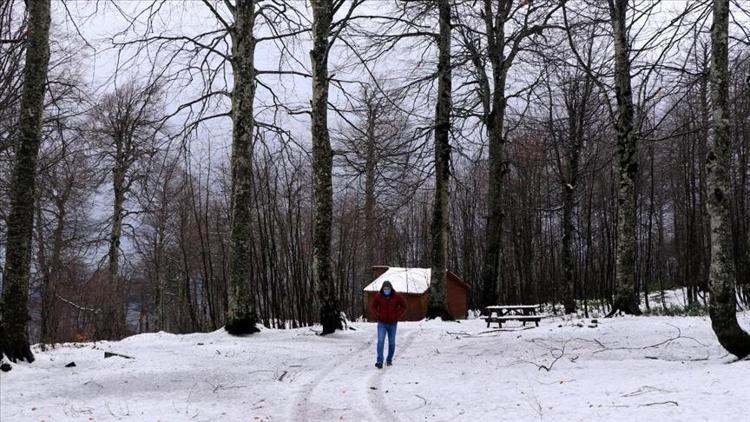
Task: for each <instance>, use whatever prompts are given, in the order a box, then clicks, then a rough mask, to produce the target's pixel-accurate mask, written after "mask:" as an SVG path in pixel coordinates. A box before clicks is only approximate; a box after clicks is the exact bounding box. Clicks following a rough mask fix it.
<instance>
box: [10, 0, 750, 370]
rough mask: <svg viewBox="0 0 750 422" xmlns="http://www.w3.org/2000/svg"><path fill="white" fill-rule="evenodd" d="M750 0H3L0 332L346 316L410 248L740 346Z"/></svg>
mask: <svg viewBox="0 0 750 422" xmlns="http://www.w3.org/2000/svg"><path fill="white" fill-rule="evenodd" d="M747 6H748V5H747V4H745V2H744V1H741V0H713V1H708V0H706V1H704V0H695V1H692V0H687V1H684V2H673V1H666V0H665V1H658V0H607V1H598V0H568V1H559V0H537V1H522V0H424V1H417V2H414V1H408V2H407V1H401V0H393V1H367V0H310V1H307V2H301V1H293V0H250V1H239V0H238V1H230V0H203V1H200V2H198V1H195V2H185V3H182V2H170V1H165V0H155V1H140V2H127V1H109V2H105V1H102V2H91V3H90V4H77V5H73V4H70V5H69V4H67V3H66V2H62V1H61V2H50V0H28V1H26V2H24V1H20V0H0V217H1V218H0V251H1V252H2V253H0V257H1V258H2V260H3V261H2V262H3V267H2V268H3V272H2V301H0V307H1V308H0V354H2V353H5V354H6V355H7V356H8V357H9V358H10V359H12V360H16V359H22V360H28V361H31V360H33V355H32V354H31V351H30V349H29V344H30V343H36V342H42V343H55V342H64V341H81V340H88V339H119V338H123V337H125V336H127V335H130V334H133V333H141V332H151V331H159V330H164V331H169V332H175V333H188V332H195V331H209V330H216V329H218V328H221V327H226V330H227V331H229V332H230V333H232V334H250V333H253V332H256V331H257V330H258V327H257V325H258V324H262V325H264V326H266V327H274V328H293V327H300V326H308V325H313V324H322V326H323V328H322V333H323V334H328V333H331V332H334V331H335V330H337V329H341V328H342V327H343V324H344V323H345V319H344V318H348V319H356V318H359V317H360V316H362V315H363V307H364V305H363V292H362V288H363V286H364V285H366V284H367V283H369V281H371V267H372V266H374V265H391V266H402V267H424V268H432V277H433V279H432V287H431V296H430V303H429V312H428V315H429V316H430V317H444V318H445V317H447V316H448V315H447V312H446V304H445V294H446V293H445V290H446V283H447V282H446V271H445V270H450V271H452V272H454V273H456V274H458V275H459V276H460V277H462V279H463V280H465V281H466V282H467V283H468V284H470V285H471V287H472V289H471V296H470V307H471V308H472V309H481V308H482V307H484V306H486V305H490V304H502V303H529V304H537V303H546V304H550V305H551V306H552V308H553V309H554V312H556V313H561V314H570V313H574V312H579V313H580V314H582V315H586V316H588V315H589V312H591V311H592V310H593V309H596V310H597V311H600V312H601V313H606V314H609V315H610V316H615V315H617V314H619V313H628V314H640V313H642V312H646V313H648V312H649V310H650V305H651V304H652V303H651V302H650V301H653V300H659V297H660V296H658V295H653V294H654V293H659V292H663V291H665V290H668V289H673V288H677V287H685V288H686V292H687V295H686V303H687V307H686V309H684V310H683V311H684V312H703V313H706V312H707V313H708V314H709V315H710V317H711V318H712V322H713V328H714V331H715V332H716V333H717V337H718V338H719V341H720V343H721V344H722V346H724V347H725V348H726V349H727V350H728V351H729V352H730V353H732V354H735V355H737V356H740V357H743V356H747V355H748V354H750V337H748V334H747V333H746V332H744V331H743V330H742V328H741V327H740V326H739V325H738V324H737V320H736V316H735V313H736V311H737V310H738V309H745V308H747V307H748V306H750V180H749V178H750V168H749V167H750V34H749V33H748V32H747V28H750V24H749V23H750V8H748V7H747ZM98 19H107V20H108V22H110V24H111V25H112V27H111V32H108V33H106V34H105V35H102V34H101V33H93V32H87V30H86V27H87V26H91V23H92V22H97V20H98ZM94 67H96V71H93V70H92V69H93V68H94ZM654 298H655V299H654Z"/></svg>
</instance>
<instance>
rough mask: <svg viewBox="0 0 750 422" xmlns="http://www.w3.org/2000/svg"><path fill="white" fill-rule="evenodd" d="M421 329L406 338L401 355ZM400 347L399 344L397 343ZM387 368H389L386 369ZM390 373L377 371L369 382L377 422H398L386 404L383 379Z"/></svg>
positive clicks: (371, 402)
mask: <svg viewBox="0 0 750 422" xmlns="http://www.w3.org/2000/svg"><path fill="white" fill-rule="evenodd" d="M420 330H421V327H417V328H414V330H412V332H410V333H409V334H408V335H407V336H406V340H405V341H404V344H403V346H401V347H400V352H399V354H403V353H404V352H405V351H406V350H408V349H409V347H410V346H411V344H412V343H413V342H414V338H415V337H417V334H419V331H420ZM396 344H397V345H398V343H396ZM386 368H387V367H386ZM387 373H388V369H386V370H384V371H382V370H381V371H377V372H375V373H374V374H372V376H370V379H369V380H368V381H367V397H368V403H369V405H370V409H371V413H372V414H373V416H374V417H375V420H376V421H398V420H399V419H398V417H397V416H396V415H395V414H394V413H393V411H391V410H390V409H388V406H386V404H385V392H384V391H383V377H384V376H385V374H387Z"/></svg>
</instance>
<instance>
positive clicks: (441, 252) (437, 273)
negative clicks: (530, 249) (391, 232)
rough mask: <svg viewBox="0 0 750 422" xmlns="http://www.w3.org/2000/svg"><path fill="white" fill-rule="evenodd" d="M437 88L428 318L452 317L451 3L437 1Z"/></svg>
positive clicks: (446, 0)
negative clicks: (450, 193)
mask: <svg viewBox="0 0 750 422" xmlns="http://www.w3.org/2000/svg"><path fill="white" fill-rule="evenodd" d="M438 14H439V16H440V17H439V25H440V31H439V35H438V39H437V43H438V57H439V58H438V67H437V75H438V89H437V103H436V105H435V128H434V137H435V198H434V204H433V209H432V226H431V229H430V233H431V235H432V259H431V260H430V266H431V267H432V272H431V275H430V298H429V301H428V303H427V318H443V319H447V320H451V319H453V317H452V316H451V314H450V313H449V312H448V279H447V276H448V273H447V268H446V266H447V265H448V237H449V233H448V223H449V222H450V214H449V209H450V208H449V207H448V200H449V187H450V162H451V145H450V132H451V94H452V92H451V91H452V88H451V76H452V72H451V14H452V13H451V2H450V0H438Z"/></svg>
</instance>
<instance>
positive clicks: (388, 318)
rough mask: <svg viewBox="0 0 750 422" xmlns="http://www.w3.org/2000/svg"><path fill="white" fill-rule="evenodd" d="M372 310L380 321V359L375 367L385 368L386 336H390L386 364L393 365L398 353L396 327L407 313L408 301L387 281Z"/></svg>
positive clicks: (377, 295)
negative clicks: (394, 357) (384, 349)
mask: <svg viewBox="0 0 750 422" xmlns="http://www.w3.org/2000/svg"><path fill="white" fill-rule="evenodd" d="M370 310H371V311H372V313H373V315H375V319H376V320H377V321H378V346H377V352H378V357H377V361H376V362H375V366H376V367H377V368H378V369H380V368H382V367H383V346H384V344H385V335H386V334H388V357H387V358H386V359H385V364H386V365H388V366H391V365H392V364H393V354H394V353H395V352H396V327H397V325H398V320H399V319H401V317H403V316H404V314H405V313H406V301H405V300H404V298H403V297H402V296H401V295H400V294H398V293H397V292H396V290H394V288H393V285H392V284H391V282H390V281H388V280H386V281H384V282H383V284H382V285H381V286H380V292H378V294H376V295H375V299H373V301H372V303H371V305H370Z"/></svg>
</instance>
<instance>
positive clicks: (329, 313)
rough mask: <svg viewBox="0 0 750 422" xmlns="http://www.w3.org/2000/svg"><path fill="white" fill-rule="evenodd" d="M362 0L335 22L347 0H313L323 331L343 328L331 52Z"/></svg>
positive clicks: (316, 241)
mask: <svg viewBox="0 0 750 422" xmlns="http://www.w3.org/2000/svg"><path fill="white" fill-rule="evenodd" d="M362 1H363V0H352V1H351V3H350V5H349V9H348V10H347V13H346V16H344V17H343V18H342V19H341V20H339V21H336V22H334V20H333V17H334V15H335V14H336V12H338V11H339V10H340V9H341V7H342V6H343V5H344V4H345V0H313V1H312V12H313V22H312V40H313V48H312V50H310V59H311V63H312V99H311V104H312V110H311V133H312V148H313V154H312V158H313V192H314V199H313V202H314V204H315V228H314V232H313V283H314V284H315V286H316V288H317V289H318V299H319V300H320V322H321V324H322V325H323V331H322V334H324V335H325V334H330V333H333V332H334V331H336V330H337V329H341V328H342V325H341V322H342V321H341V312H340V309H339V304H338V300H337V297H336V284H335V281H334V279H333V273H332V272H331V232H332V230H333V229H332V226H333V187H332V184H333V182H332V179H331V175H332V172H333V151H332V149H331V138H330V134H329V132H328V88H329V84H330V78H329V76H328V54H329V52H330V51H331V47H332V46H333V44H334V43H335V42H336V39H338V37H339V36H340V35H341V31H343V30H344V28H345V27H346V23H347V21H348V20H349V19H350V18H351V16H352V13H353V12H354V10H355V9H356V7H357V6H359V5H360V4H361V3H362Z"/></svg>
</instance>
